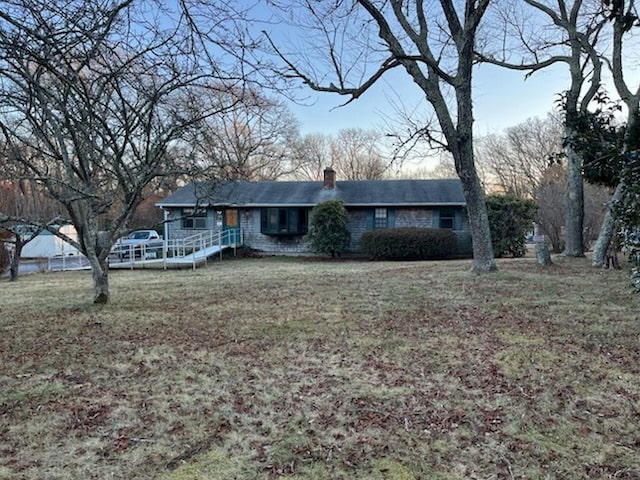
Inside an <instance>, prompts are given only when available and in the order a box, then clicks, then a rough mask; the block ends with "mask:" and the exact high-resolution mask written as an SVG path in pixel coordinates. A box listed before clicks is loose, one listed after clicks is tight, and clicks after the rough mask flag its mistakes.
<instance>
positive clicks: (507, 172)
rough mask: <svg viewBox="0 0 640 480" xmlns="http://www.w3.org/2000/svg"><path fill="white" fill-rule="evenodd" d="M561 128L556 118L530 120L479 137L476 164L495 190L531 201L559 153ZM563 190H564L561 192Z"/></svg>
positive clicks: (559, 121) (552, 116) (560, 149)
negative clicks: (484, 170) (489, 178)
mask: <svg viewBox="0 0 640 480" xmlns="http://www.w3.org/2000/svg"><path fill="white" fill-rule="evenodd" d="M562 137H563V128H562V123H561V120H560V119H559V118H557V116H554V115H552V114H549V116H547V118H545V119H539V118H530V119H528V120H526V121H524V122H522V123H520V124H518V125H515V126H513V127H509V128H507V129H505V130H504V131H503V132H501V133H494V134H490V135H487V136H485V137H483V138H480V139H479V141H478V142H477V145H476V158H477V163H478V165H482V166H484V167H485V168H486V169H487V173H488V176H490V177H491V178H492V180H490V183H491V184H492V186H493V187H495V188H496V189H497V190H500V191H504V192H507V193H510V194H512V195H516V196H518V197H521V198H533V197H534V195H533V193H534V191H535V189H536V188H537V187H538V185H539V184H540V181H541V180H542V176H543V174H544V173H545V172H546V171H547V169H548V168H549V165H550V162H551V161H552V158H553V157H554V156H555V155H556V154H558V153H559V152H560V151H562ZM563 190H564V189H563Z"/></svg>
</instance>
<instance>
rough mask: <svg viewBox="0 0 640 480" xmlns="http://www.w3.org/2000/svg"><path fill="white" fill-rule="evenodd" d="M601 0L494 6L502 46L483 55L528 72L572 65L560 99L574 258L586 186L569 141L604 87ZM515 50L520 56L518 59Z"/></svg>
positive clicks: (580, 247) (579, 252)
mask: <svg viewBox="0 0 640 480" xmlns="http://www.w3.org/2000/svg"><path fill="white" fill-rule="evenodd" d="M599 4H600V2H599V1H596V0H573V1H570V0H547V1H543V0H540V1H539V0H524V5H526V6H528V7H531V8H530V9H529V10H527V9H526V8H525V9H522V8H520V4H519V2H511V4H510V6H509V7H508V8H502V9H496V14H497V15H498V16H499V19H500V20H499V21H497V22H496V25H497V28H498V29H499V30H498V34H497V35H498V38H501V39H502V44H501V47H497V46H496V45H498V44H499V43H498V42H494V43H492V44H491V45H490V46H488V47H486V51H485V52H484V53H483V55H482V58H483V59H484V60H485V61H489V62H491V63H494V64H497V65H500V66H503V67H507V68H511V69H517V70H523V71H528V72H529V73H528V74H529V75H530V74H533V73H535V72H537V71H539V70H542V69H544V68H546V67H549V66H551V65H556V64H565V65H566V66H567V68H568V69H569V73H570V77H571V81H570V85H569V88H568V89H567V90H566V92H565V93H564V96H563V99H562V104H563V105H562V106H563V110H564V114H565V122H564V125H565V132H564V137H565V138H566V139H567V141H566V157H567V168H568V175H567V189H566V203H565V208H566V214H565V222H566V225H565V227H566V228H565V229H566V245H565V251H564V253H565V254H566V255H567V256H572V257H582V256H584V240H583V222H584V185H583V180H582V157H581V156H580V154H579V153H578V152H576V151H575V150H574V148H573V147H572V146H571V145H572V141H571V140H572V139H573V138H575V136H576V131H575V119H576V118H577V117H578V116H579V115H580V114H581V113H583V112H586V111H587V108H588V106H589V103H590V102H591V100H592V99H593V98H594V96H595V94H596V93H597V91H598V89H599V88H600V81H601V71H602V61H601V59H600V57H599V55H598V52H597V49H596V45H597V43H598V40H599V35H600V32H601V30H602V27H603V21H602V19H601V18H600V17H599V16H598V12H599V10H600V5H599ZM518 45H519V46H520V48H518ZM514 51H515V52H518V53H519V56H520V58H519V59H517V60H515V61H513V60H512V57H513V56H514ZM489 52H490V53H489Z"/></svg>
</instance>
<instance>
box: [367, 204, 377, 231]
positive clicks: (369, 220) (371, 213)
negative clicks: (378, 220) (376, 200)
mask: <svg viewBox="0 0 640 480" xmlns="http://www.w3.org/2000/svg"><path fill="white" fill-rule="evenodd" d="M375 213H376V209H375V208H370V209H369V210H367V218H366V219H365V224H364V225H365V228H366V229H367V230H373V217H374V215H375Z"/></svg>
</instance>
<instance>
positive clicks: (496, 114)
mask: <svg viewBox="0 0 640 480" xmlns="http://www.w3.org/2000/svg"><path fill="white" fill-rule="evenodd" d="M567 86H568V75H567V73H566V70H565V69H563V68H562V67H556V68H553V69H549V70H544V71H540V72H538V73H537V74H535V75H533V76H531V77H529V78H528V79H526V80H525V78H524V73H523V72H515V71H508V70H505V69H501V68H497V67H494V66H489V65H483V66H480V67H478V68H477V69H476V71H475V81H474V117H475V131H476V134H477V135H485V134H487V133H492V132H497V131H499V130H502V129H504V128H506V127H509V126H511V125H516V124H517V123H520V122H522V121H524V120H526V119H527V118H530V117H535V116H538V117H544V116H546V114H547V113H548V112H549V111H551V110H552V109H553V108H554V101H555V100H556V99H557V98H558V97H557V94H558V93H560V92H562V91H563V90H565V89H566V87H567ZM301 93H306V94H308V95H309V101H311V100H312V99H315V103H314V104H313V105H311V106H302V105H292V106H291V109H292V111H293V112H294V114H295V115H296V117H297V118H298V120H299V121H300V124H301V125H300V126H301V130H302V132H303V133H312V132H324V133H334V132H336V131H338V130H340V129H342V128H349V127H361V128H375V127H378V126H381V125H383V124H384V121H385V117H395V115H396V114H395V112H394V109H393V103H394V102H397V98H398V97H401V98H402V99H403V102H404V103H405V104H406V105H407V106H414V105H415V104H417V102H418V101H419V100H420V99H422V98H423V96H424V94H423V93H422V92H421V91H420V90H419V89H418V87H416V86H415V85H413V84H412V83H411V81H410V80H409V79H408V77H407V76H406V74H405V73H404V72H402V71H398V72H397V74H395V75H393V76H392V77H389V79H383V81H382V82H380V84H379V85H377V86H376V87H375V88H373V89H371V90H370V91H369V92H367V93H366V94H365V95H363V96H362V97H361V98H360V99H358V100H355V101H354V102H352V103H350V104H349V105H347V106H344V107H338V106H339V105H341V104H342V103H344V102H345V101H346V100H347V97H340V96H339V95H334V94H328V93H321V94H317V93H314V92H311V91H310V90H307V91H301ZM335 107H338V108H335Z"/></svg>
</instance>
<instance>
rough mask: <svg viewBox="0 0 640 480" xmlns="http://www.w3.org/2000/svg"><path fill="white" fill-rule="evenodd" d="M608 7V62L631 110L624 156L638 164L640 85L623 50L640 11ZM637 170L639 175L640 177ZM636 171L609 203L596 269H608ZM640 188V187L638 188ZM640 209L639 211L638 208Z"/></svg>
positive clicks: (619, 4)
mask: <svg viewBox="0 0 640 480" xmlns="http://www.w3.org/2000/svg"><path fill="white" fill-rule="evenodd" d="M605 4H606V5H607V6H608V8H607V9H605V11H604V12H603V14H604V17H605V18H607V19H610V20H611V21H612V22H613V28H612V32H611V44H612V45H611V54H610V57H609V58H608V59H607V64H608V66H609V69H610V70H611V74H612V76H613V81H614V85H615V88H616V91H617V93H618V95H619V96H620V98H621V99H622V101H623V102H624V105H625V106H626V109H627V121H626V129H625V135H624V139H623V146H622V152H619V153H620V154H623V155H627V156H629V155H632V156H634V158H635V162H636V163H638V160H637V159H638V148H639V145H638V144H639V141H638V131H640V85H638V86H636V87H635V88H633V87H632V86H631V85H630V84H629V83H628V80H627V79H626V78H625V74H624V73H625V71H624V70H625V69H624V63H623V48H624V43H625V39H627V38H629V37H631V36H632V28H634V27H636V28H637V27H638V25H639V24H640V21H639V14H638V9H637V6H636V4H635V2H634V1H633V0H629V1H624V0H620V1H615V2H605ZM637 169H638V167H637V166H636V175H637ZM632 173H633V169H630V170H629V172H627V174H628V175H623V176H622V177H621V179H620V183H619V184H618V185H617V186H616V188H615V190H614V192H613V195H612V196H611V199H610V200H609V202H608V207H607V210H606V214H605V217H604V220H603V222H602V227H601V229H600V234H599V235H598V239H597V241H596V244H595V246H594V249H593V258H592V263H593V266H597V267H602V266H604V265H605V261H606V255H607V250H608V248H609V245H610V244H611V241H612V239H613V236H614V234H615V223H616V221H615V217H616V215H615V208H616V206H617V205H618V204H619V203H620V202H621V201H623V200H624V199H625V197H626V196H627V195H628V193H629V192H628V190H630V188H629V187H630V186H631V185H629V184H628V183H629V182H632V181H633V180H632V179H633V175H632ZM636 188H637V185H636ZM631 190H632V189H631ZM630 195H631V198H629V199H628V200H629V201H628V203H629V204H630V205H637V204H638V200H637V196H636V193H634V192H630ZM636 208H637V207H636Z"/></svg>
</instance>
